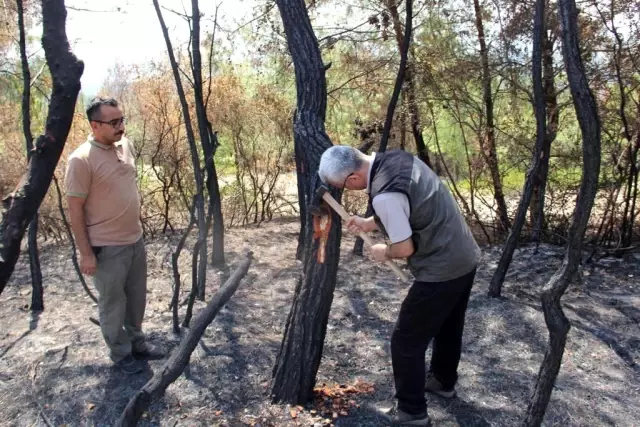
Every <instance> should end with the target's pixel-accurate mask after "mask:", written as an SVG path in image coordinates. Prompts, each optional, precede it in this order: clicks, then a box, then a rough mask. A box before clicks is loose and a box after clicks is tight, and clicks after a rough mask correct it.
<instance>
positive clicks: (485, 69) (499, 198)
mask: <svg viewBox="0 0 640 427" xmlns="http://www.w3.org/2000/svg"><path fill="white" fill-rule="evenodd" d="M473 7H474V10H475V16H476V21H475V23H476V30H477V31H478V41H479V43H480V59H481V61H482V87H483V100H484V107H485V116H486V117H485V126H484V129H483V131H482V134H481V135H479V136H478V140H479V142H480V151H481V153H482V156H483V157H484V160H485V162H486V163H487V166H488V167H489V171H490V172H491V181H492V183H493V192H494V198H495V201H496V205H497V210H496V212H497V214H498V226H499V228H498V231H499V232H500V234H502V233H505V232H507V231H508V230H509V228H510V227H511V224H510V221H509V214H508V211H507V203H506V202H505V200H504V192H503V189H502V178H501V177H500V168H499V163H498V152H497V149H496V130H495V123H494V118H493V94H492V93H491V73H490V71H489V50H488V49H487V42H486V40H485V33H484V24H483V22H482V9H481V8H480V1H479V0H473Z"/></svg>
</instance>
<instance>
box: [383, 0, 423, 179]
mask: <svg viewBox="0 0 640 427" xmlns="http://www.w3.org/2000/svg"><path fill="white" fill-rule="evenodd" d="M385 6H386V7H387V9H388V10H389V14H390V15H391V20H392V21H393V30H394V32H395V34H396V42H397V43H398V50H399V51H400V55H402V54H403V51H404V46H405V45H406V43H405V42H404V41H403V39H404V34H403V31H402V24H401V23H400V14H399V13H398V6H397V4H396V0H385ZM405 28H408V27H407V26H406V25H405ZM408 31H409V32H410V31H411V29H409V30H408ZM407 54H408V52H407ZM404 83H405V89H404V93H405V95H406V102H405V104H406V105H407V106H408V110H409V120H410V122H411V133H412V134H413V139H414V140H415V142H416V151H417V153H418V158H420V160H422V161H423V162H424V163H425V164H426V165H427V166H429V167H430V168H431V169H433V166H432V165H431V159H430V157H429V149H428V148H427V145H426V144H425V142H424V138H423V136H422V127H421V125H420V111H419V110H418V102H417V101H416V90H415V78H414V77H413V65H412V64H408V65H407V66H406V70H405V78H404Z"/></svg>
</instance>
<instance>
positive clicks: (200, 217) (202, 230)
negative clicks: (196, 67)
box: [153, 0, 207, 290]
mask: <svg viewBox="0 0 640 427" xmlns="http://www.w3.org/2000/svg"><path fill="white" fill-rule="evenodd" d="M153 6H154V7H155V9H156V14H157V15H158V21H159V22H160V27H161V29H162V34H163V36H164V41H165V43H166V45H167V54H168V55H169V62H170V63H171V70H172V71H173V78H174V80H175V83H176V90H177V91H178V97H179V98H180V106H181V109H182V116H183V119H184V127H185V130H186V133H187V139H188V141H189V149H190V151H191V163H192V164H193V176H194V178H195V181H196V195H195V208H196V214H197V215H196V218H197V224H198V240H197V241H196V243H195V245H194V247H197V248H201V247H202V245H203V244H204V242H206V240H207V227H206V224H205V220H206V218H205V211H204V196H203V193H204V188H203V187H204V184H203V177H202V168H201V167H200V156H199V155H198V147H197V146H196V137H195V134H194V132H193V127H192V125H191V114H190V113H189V104H188V103H187V97H186V95H185V93H184V88H183V87H182V80H181V78H180V69H179V68H178V62H177V61H176V58H175V55H174V53H173V46H172V45H171V39H170V38H169V31H168V30H167V26H166V25H165V23H164V18H163V17H162V12H161V11H160V5H159V4H158V0H153ZM194 250H195V249H194ZM199 253H200V254H202V252H199ZM194 262H195V263H197V266H198V267H197V271H198V272H199V274H198V277H197V278H194V281H195V282H196V283H192V285H193V286H196V287H197V288H198V289H203V290H204V287H205V284H206V280H207V276H206V274H205V273H206V263H207V259H206V258H203V257H202V256H195V257H194Z"/></svg>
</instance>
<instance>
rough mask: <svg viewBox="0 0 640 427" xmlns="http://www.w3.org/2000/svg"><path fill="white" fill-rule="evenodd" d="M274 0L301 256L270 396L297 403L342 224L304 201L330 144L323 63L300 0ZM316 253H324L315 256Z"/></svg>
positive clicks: (317, 355) (330, 285)
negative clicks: (288, 92) (290, 91)
mask: <svg viewBox="0 0 640 427" xmlns="http://www.w3.org/2000/svg"><path fill="white" fill-rule="evenodd" d="M276 3H277V5H278V9H279V11H280V16H281V18H282V23H283V26H284V30H285V33H286V37H287V44H288V48H289V52H290V53H291V56H292V58H293V63H294V67H295V76H296V92H297V102H296V104H297V107H296V112H295V116H294V125H293V131H294V143H295V153H296V168H297V174H298V189H299V193H298V199H299V203H300V208H301V221H302V222H303V225H302V227H303V232H302V233H301V238H303V239H304V240H303V241H302V243H303V245H302V248H303V249H302V254H301V258H302V259H303V260H304V261H303V265H302V275H301V277H300V278H299V279H298V283H297V286H296V289H295V294H294V297H293V303H292V306H291V311H290V312H289V316H288V318H287V324H286V326H285V332H284V337H283V339H282V344H281V347H280V350H279V352H278V356H277V359H276V363H275V366H274V369H273V381H272V391H271V398H272V400H273V401H274V402H289V403H302V402H308V401H309V400H310V399H311V398H312V396H313V386H314V384H315V379H316V374H317V372H318V368H319V366H320V359H321V357H322V349H323V346H324V338H325V334H326V331H327V322H328V320H329V311H330V309H331V303H332V301H333V291H334V289H335V284H336V274H337V269H338V261H339V258H340V239H341V237H342V227H341V223H340V217H339V216H338V215H337V214H336V213H335V212H333V211H330V212H326V214H325V215H323V216H322V219H321V220H320V221H319V220H318V219H316V220H315V221H314V218H313V217H312V216H311V213H310V211H309V209H308V206H307V204H306V203H307V200H310V199H311V198H312V197H313V195H314V194H315V192H316V190H317V189H318V188H319V186H320V185H321V181H320V179H319V178H318V173H317V172H318V165H319V163H320V157H321V156H322V153H323V152H324V151H325V150H326V149H327V148H329V147H331V146H332V144H331V141H330V139H329V136H328V135H327V133H326V131H325V127H324V121H325V115H326V108H327V86H326V84H327V83H326V79H325V72H326V67H325V66H324V64H323V63H322V57H321V55H320V49H319V47H318V40H317V38H316V36H315V34H314V33H313V29H312V27H311V22H310V20H309V16H308V14H307V9H306V5H305V2H304V0H277V2H276ZM332 196H333V197H334V198H336V200H338V202H340V199H341V194H340V193H339V192H337V191H335V190H332ZM314 225H315V229H314ZM321 245H324V247H322V246H321ZM299 249H300V248H299ZM299 254H300V252H299ZM322 254H324V258H322V257H319V255H322Z"/></svg>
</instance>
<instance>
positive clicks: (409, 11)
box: [353, 0, 428, 256]
mask: <svg viewBox="0 0 640 427" xmlns="http://www.w3.org/2000/svg"><path fill="white" fill-rule="evenodd" d="M397 12H398V11H397V9H396V14H397ZM405 19H406V22H405V29H406V31H405V34H404V40H403V41H402V45H401V49H400V66H399V68H398V74H397V76H396V83H395V86H394V88H393V93H392V94H391V100H389V105H388V106H387V117H386V119H385V122H384V128H383V129H382V138H381V139H380V147H379V148H378V152H379V153H384V152H385V151H386V150H387V144H388V143H389V135H390V133H391V125H392V124H393V115H394V112H395V109H396V105H397V104H398V98H399V97H400V92H401V91H402V85H403V83H404V81H405V79H406V72H407V61H408V57H409V45H410V44H411V33H412V30H411V28H412V26H413V25H412V22H413V0H407V6H406V18H405ZM420 137H422V133H420ZM427 161H428V156H427ZM371 215H373V206H371V203H370V202H369V203H367V211H366V212H365V214H364V216H365V218H368V217H370V216H371ZM363 247H364V241H363V240H362V238H361V237H357V238H356V242H355V244H354V246H353V253H354V254H355V255H359V256H362V253H363Z"/></svg>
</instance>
